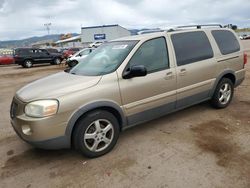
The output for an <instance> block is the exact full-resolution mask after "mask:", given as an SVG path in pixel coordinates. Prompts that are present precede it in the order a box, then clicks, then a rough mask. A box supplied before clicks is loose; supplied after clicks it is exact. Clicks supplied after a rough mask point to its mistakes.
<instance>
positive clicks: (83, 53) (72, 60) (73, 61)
mask: <svg viewBox="0 0 250 188" xmlns="http://www.w3.org/2000/svg"><path fill="white" fill-rule="evenodd" d="M93 50H94V48H84V49H82V50H80V51H79V52H76V53H75V54H74V55H72V56H71V57H69V58H68V59H67V64H68V66H69V67H74V66H76V65H77V64H78V63H79V61H81V60H83V59H84V58H86V57H87V56H88V55H89V54H90V53H91V52H92V51H93Z"/></svg>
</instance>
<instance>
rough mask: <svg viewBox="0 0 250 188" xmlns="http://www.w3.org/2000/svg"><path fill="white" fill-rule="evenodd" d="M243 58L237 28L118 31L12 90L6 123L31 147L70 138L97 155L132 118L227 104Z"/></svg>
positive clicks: (67, 142)
mask: <svg viewBox="0 0 250 188" xmlns="http://www.w3.org/2000/svg"><path fill="white" fill-rule="evenodd" d="M197 28H198V27H197ZM246 62H247V56H246V54H244V52H243V46H242V44H241V43H240V41H239V39H238V37H237V35H236V34H235V33H234V31H233V30H231V29H226V28H215V27H211V28H204V29H203V28H201V27H200V26H199V29H180V30H179V29H178V30H174V31H172V32H157V33H152V34H145V35H137V36H129V37H125V38H121V39H116V40H114V41H111V42H108V43H106V44H105V45H102V46H100V47H99V48H97V49H96V50H95V51H93V52H92V53H90V54H89V56H88V57H87V58H86V59H85V60H84V63H79V64H78V65H76V66H75V67H74V68H72V69H71V70H70V71H68V72H60V73H57V74H54V75H50V76H48V77H46V78H42V79H40V80H37V81H35V82H33V83H31V84H28V85H26V86H25V87H23V88H22V89H20V90H19V91H17V92H16V94H15V96H14V98H13V101H12V104H11V111H10V114H11V123H12V126H13V128H14V130H15V131H16V132H17V135H19V136H20V137H21V138H22V139H23V140H24V141H26V142H28V143H30V144H32V145H33V146H35V147H39V148H45V149H59V148H69V147H71V146H72V147H74V148H76V149H77V150H79V151H80V152H81V153H82V154H83V155H85V156H87V157H98V156H101V155H104V154H106V153H107V152H109V151H111V150H112V148H113V147H114V146H115V144H116V142H117V140H118V137H119V133H120V132H121V131H122V130H125V129H127V128H129V127H131V126H134V125H137V124H140V123H143V122H146V121H149V120H152V119H155V118H158V117H160V116H163V115H166V114H168V113H171V112H176V111H178V110H181V109H183V108H186V107H189V106H192V105H195V104H198V103H200V102H203V101H207V100H210V102H211V104H212V106H213V107H215V108H219V109H221V108H226V107H227V106H228V105H229V104H230V102H231V100H232V98H233V94H234V88H235V87H237V86H238V85H240V84H241V83H242V81H243V80H244V78H245V68H244V66H245V64H246ZM141 128H143V126H142V127H141ZM135 144H136V143H135Z"/></svg>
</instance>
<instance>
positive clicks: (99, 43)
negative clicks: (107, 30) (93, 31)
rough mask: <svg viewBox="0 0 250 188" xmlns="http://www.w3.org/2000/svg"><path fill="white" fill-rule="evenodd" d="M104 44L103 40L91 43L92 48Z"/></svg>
mask: <svg viewBox="0 0 250 188" xmlns="http://www.w3.org/2000/svg"><path fill="white" fill-rule="evenodd" d="M102 44H103V42H102V41H96V42H93V43H91V44H89V47H90V48H97V47H99V46H101V45H102Z"/></svg>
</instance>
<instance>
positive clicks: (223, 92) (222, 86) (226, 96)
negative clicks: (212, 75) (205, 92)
mask: <svg viewBox="0 0 250 188" xmlns="http://www.w3.org/2000/svg"><path fill="white" fill-rule="evenodd" d="M233 94H234V85H233V82H232V81H231V80H230V79H228V78H222V80H221V81H220V82H219V84H218V85H217V87H216V89H215V92H214V95H213V97H212V100H211V104H212V106H213V107H215V108H226V107H227V106H228V105H229V104H230V102H231V100H232V98H233Z"/></svg>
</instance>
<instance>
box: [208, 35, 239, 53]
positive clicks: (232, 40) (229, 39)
mask: <svg viewBox="0 0 250 188" xmlns="http://www.w3.org/2000/svg"><path fill="white" fill-rule="evenodd" d="M212 35H213V37H214V39H215V41H216V43H217V45H218V47H219V49H220V52H221V53H222V54H223V55H226V54H230V53H233V52H237V51H239V50H240V44H239V42H238V40H237V39H236V37H235V35H234V34H233V33H232V32H231V31H227V30H224V31H223V30H222V31H219V30H216V31H212Z"/></svg>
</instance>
